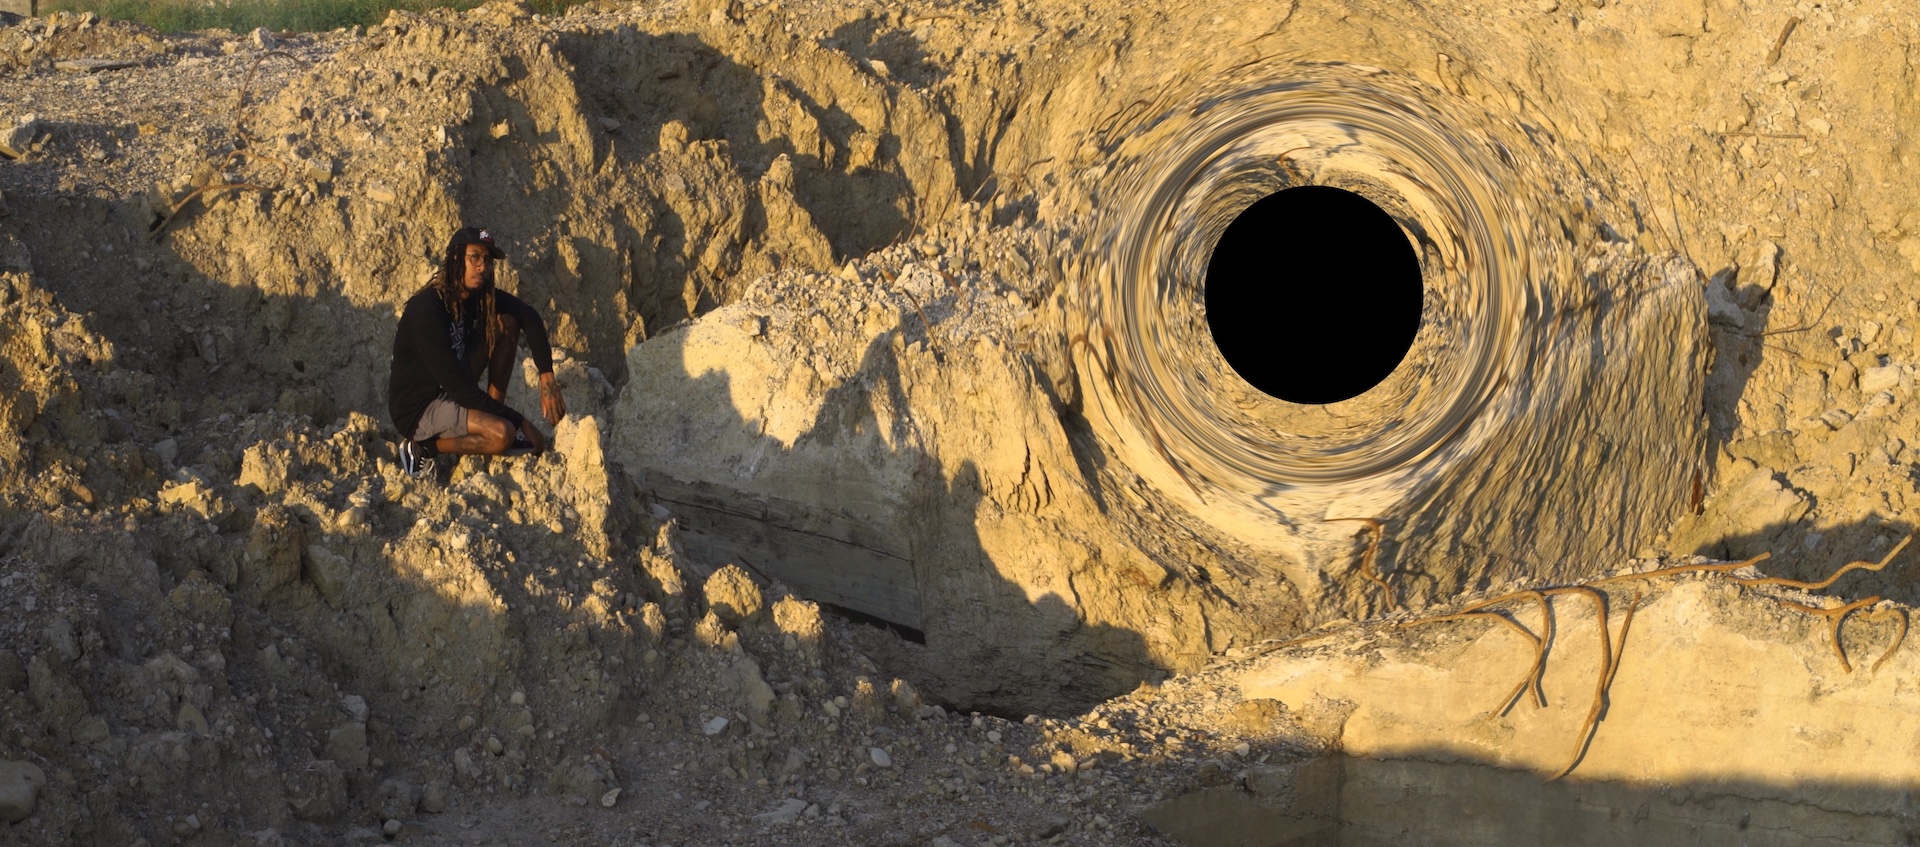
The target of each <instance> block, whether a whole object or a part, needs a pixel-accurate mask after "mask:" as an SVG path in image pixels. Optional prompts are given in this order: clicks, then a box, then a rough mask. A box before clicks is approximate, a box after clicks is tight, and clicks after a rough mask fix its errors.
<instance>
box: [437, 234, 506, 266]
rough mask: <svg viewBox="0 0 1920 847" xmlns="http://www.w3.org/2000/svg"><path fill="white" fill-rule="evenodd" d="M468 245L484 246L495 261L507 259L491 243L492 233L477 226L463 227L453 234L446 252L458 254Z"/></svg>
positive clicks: (503, 252) (502, 252)
mask: <svg viewBox="0 0 1920 847" xmlns="http://www.w3.org/2000/svg"><path fill="white" fill-rule="evenodd" d="M469 244H485V245H486V246H487V253H488V254H489V255H491V256H493V257H494V258H495V259H504V258H506V257H507V254H506V252H505V251H503V250H501V249H500V248H499V246H497V245H495V244H494V243H493V233H492V232H491V231H489V230H486V229H483V228H481V227H477V226H463V227H461V228H460V229H458V230H456V231H455V232H454V233H453V239H452V240H451V241H448V242H447V252H448V253H454V252H458V251H459V250H461V249H462V248H464V247H466V246H467V245H469Z"/></svg>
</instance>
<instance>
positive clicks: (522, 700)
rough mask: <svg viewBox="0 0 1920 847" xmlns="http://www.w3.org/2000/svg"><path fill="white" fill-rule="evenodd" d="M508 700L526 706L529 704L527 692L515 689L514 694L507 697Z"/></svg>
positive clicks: (516, 704)
mask: <svg viewBox="0 0 1920 847" xmlns="http://www.w3.org/2000/svg"><path fill="white" fill-rule="evenodd" d="M507 702H509V703H512V704H513V705H515V706H525V705H527V692H525V691H515V692H513V694H511V695H509V696H508V697H507Z"/></svg>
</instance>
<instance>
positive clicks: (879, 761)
mask: <svg viewBox="0 0 1920 847" xmlns="http://www.w3.org/2000/svg"><path fill="white" fill-rule="evenodd" d="M867 756H868V757H869V758H871V759H873V763H874V764H875V765H878V766H880V767H883V768H890V767H893V757H892V756H890V755H888V754H887V751H886V750H885V749H883V748H880V747H869V748H867Z"/></svg>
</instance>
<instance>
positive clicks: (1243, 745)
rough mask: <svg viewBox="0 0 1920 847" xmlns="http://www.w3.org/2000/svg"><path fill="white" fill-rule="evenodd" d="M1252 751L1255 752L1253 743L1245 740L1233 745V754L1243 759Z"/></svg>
mask: <svg viewBox="0 0 1920 847" xmlns="http://www.w3.org/2000/svg"><path fill="white" fill-rule="evenodd" d="M1252 752H1253V745H1251V744H1248V743H1247V742H1245V741H1242V742H1240V743H1239V744H1235V745H1233V754H1234V755H1236V756H1239V757H1240V758H1242V759H1244V758H1246V757H1247V755H1248V754H1249V753H1252Z"/></svg>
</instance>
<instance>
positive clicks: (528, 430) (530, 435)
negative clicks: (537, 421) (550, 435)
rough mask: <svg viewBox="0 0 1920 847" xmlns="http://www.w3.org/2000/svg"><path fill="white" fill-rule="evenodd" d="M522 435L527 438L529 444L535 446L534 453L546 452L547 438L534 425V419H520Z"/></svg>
mask: <svg viewBox="0 0 1920 847" xmlns="http://www.w3.org/2000/svg"><path fill="white" fill-rule="evenodd" d="M520 434H521V435H524V436H526V438H527V443H528V444H531V445H533V452H535V453H544V452H546V449H547V437H546V436H544V435H541V434H540V428H539V427H537V426H534V425H533V419H532V418H521V419H520Z"/></svg>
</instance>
